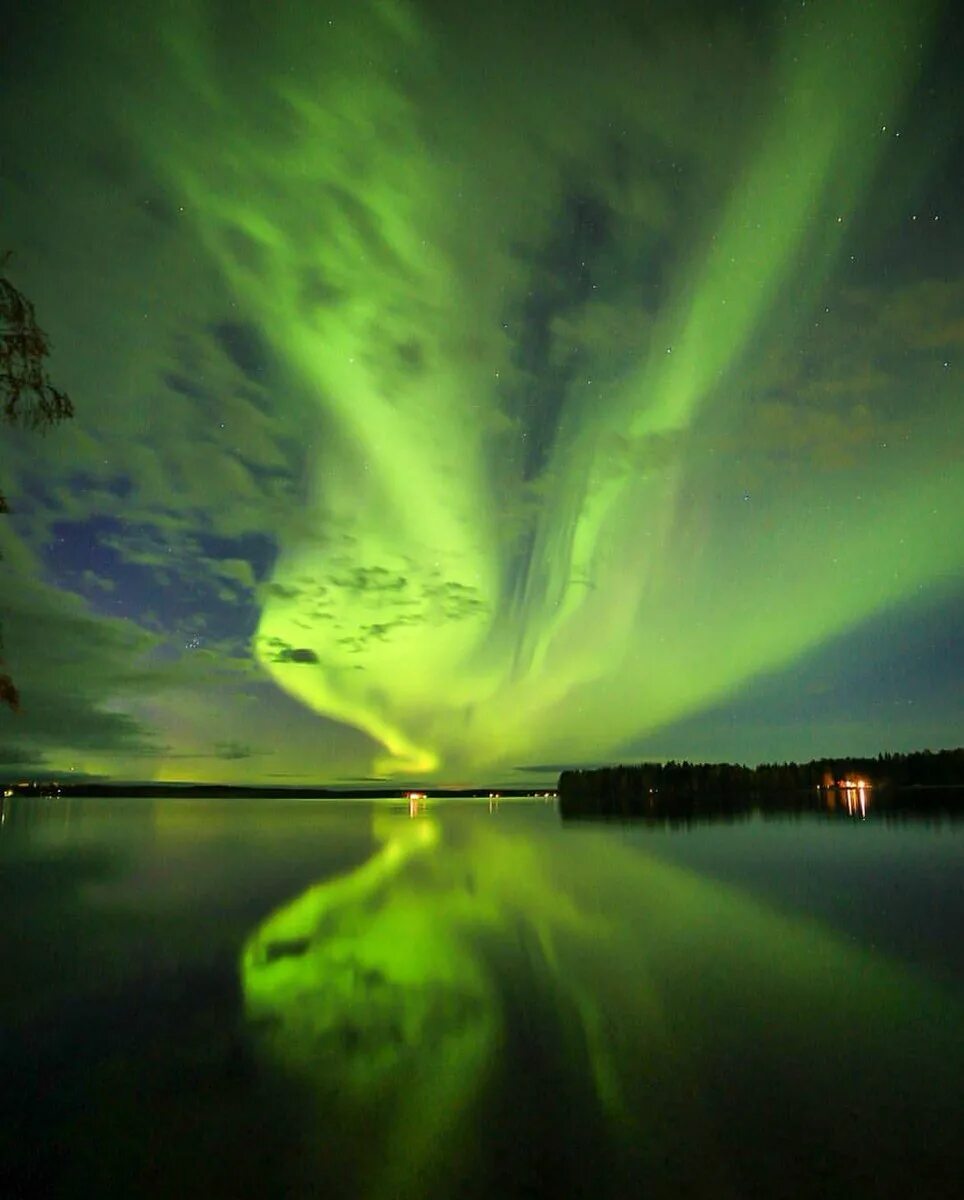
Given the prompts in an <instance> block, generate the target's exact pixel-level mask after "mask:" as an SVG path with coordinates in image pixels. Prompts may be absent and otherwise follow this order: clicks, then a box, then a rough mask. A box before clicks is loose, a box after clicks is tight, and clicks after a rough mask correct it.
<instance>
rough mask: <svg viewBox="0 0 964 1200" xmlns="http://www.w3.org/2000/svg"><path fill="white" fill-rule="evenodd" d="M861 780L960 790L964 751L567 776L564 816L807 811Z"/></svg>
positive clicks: (665, 766) (672, 765)
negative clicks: (826, 794)
mask: <svg viewBox="0 0 964 1200" xmlns="http://www.w3.org/2000/svg"><path fill="white" fill-rule="evenodd" d="M854 779H861V780H864V781H866V782H867V783H868V784H870V785H871V787H872V788H874V789H883V790H885V791H886V790H887V789H894V788H935V787H960V786H961V785H964V748H960V749H957V750H938V751H932V750H918V751H914V752H913V753H910V754H878V755H877V757H876V758H853V757H851V758H816V759H812V760H811V761H810V762H805V763H796V762H784V763H761V764H760V765H759V766H758V767H745V766H742V765H741V764H738V763H691V762H673V761H671V762H665V763H637V764H634V765H632V766H615V767H603V768H600V769H598V770H591V771H563V772H562V774H561V775H560V776H559V786H558V792H559V806H560V809H561V811H562V813H563V815H566V814H569V815H583V814H594V815H600V816H621V815H624V816H646V815H654V816H657V815H663V816H667V815H671V814H674V813H675V814H677V815H679V814H683V815H686V814H691V815H692V814H698V813H700V812H713V813H717V814H720V813H726V812H728V811H730V812H732V813H734V814H735V813H738V812H743V811H746V809H747V807H748V804H749V803H750V802H752V801H758V802H759V803H760V806H761V807H772V808H774V809H780V810H782V811H786V810H792V811H801V812H803V811H808V810H810V809H812V808H814V807H815V806H817V805H822V804H823V802H822V801H819V800H815V796H816V794H817V789H818V788H820V789H826V788H827V787H828V785H830V784H836V783H840V782H843V781H844V780H854Z"/></svg>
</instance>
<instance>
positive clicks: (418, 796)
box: [405, 792, 425, 817]
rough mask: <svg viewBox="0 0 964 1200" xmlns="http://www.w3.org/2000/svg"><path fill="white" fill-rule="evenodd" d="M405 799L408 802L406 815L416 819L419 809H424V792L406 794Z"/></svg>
mask: <svg viewBox="0 0 964 1200" xmlns="http://www.w3.org/2000/svg"><path fill="white" fill-rule="evenodd" d="M405 799H406V800H407V801H408V815H409V816H410V817H417V816H418V813H419V809H422V810H424V808H425V793H424V792H406V793H405Z"/></svg>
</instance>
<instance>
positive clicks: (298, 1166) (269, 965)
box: [0, 798, 964, 1200]
mask: <svg viewBox="0 0 964 1200" xmlns="http://www.w3.org/2000/svg"><path fill="white" fill-rule="evenodd" d="M0 816H2V822H0V896H2V904H3V913H4V921H3V929H2V933H0V964H2V976H0V1038H2V1041H0V1079H2V1080H3V1086H2V1091H0V1095H2V1099H0V1195H3V1196H4V1197H20V1196H34V1195H37V1196H45V1197H73V1196H78V1197H86V1196H92V1197H100V1196H111V1195H113V1196H131V1197H161V1196H163V1197H187V1196H204V1197H207V1198H209V1200H210V1198H215V1197H231V1198H232V1200H233V1198H237V1197H247V1196H251V1197H259V1198H264V1197H272V1196H278V1197H281V1196H284V1197H329V1196H330V1197H336V1198H338V1197H359V1198H362V1200H366V1198H383V1197H384V1198H386V1200H387V1198H389V1197H392V1198H394V1197H409V1196H410V1197H426V1198H435V1197H438V1198H442V1197H459V1198H462V1197H500V1198H503V1197H523V1196H524V1197H547V1198H548V1197H553V1198H556V1197H568V1196H586V1197H589V1196H592V1197H597V1198H599V1197H601V1198H608V1197H612V1198H614V1200H615V1198H620V1200H623V1198H625V1197H632V1196H657V1197H663V1196H665V1197H713V1198H714V1200H716V1198H721V1197H722V1198H726V1197H733V1198H737V1197H739V1198H743V1197H750V1196H756V1195H759V1196H767V1197H826V1196H834V1195H845V1194H847V1195H851V1196H860V1197H902V1198H903V1197H906V1196H914V1197H930V1196H933V1197H938V1196H939V1197H949V1196H952V1195H958V1194H962V1192H964V1182H962V1181H964V822H959V821H951V820H949V819H946V818H942V817H941V816H940V815H934V816H931V817H930V818H929V819H926V820H925V819H915V820H897V819H888V820H886V821H885V820H883V819H880V818H879V817H877V816H875V814H874V812H873V808H872V807H871V810H870V811H869V813H868V815H867V819H866V820H862V819H860V814H859V813H858V814H856V815H848V814H838V815H837V816H836V817H835V818H834V819H828V818H819V817H816V816H798V817H782V818H769V819H763V818H762V817H760V816H758V815H757V816H750V817H748V818H746V819H741V820H736V821H730V822H724V823H713V822H705V823H693V824H689V825H679V826H672V825H667V824H648V825H647V824H632V823H624V824H606V823H592V822H564V821H562V820H561V819H560V816H559V814H558V812H557V810H556V807H555V805H554V803H552V802H542V801H534V802H523V801H519V802H508V801H502V802H499V803H495V802H492V803H491V804H490V803H489V802H486V801H481V802H470V801H447V802H443V801H439V802H436V801H432V800H429V801H428V802H427V803H424V804H409V803H408V802H406V801H402V800H399V801H380V802H367V801H346V802H332V801H296V800H291V801H277V800H275V801H270V802H269V801H263V802H258V801H253V800H225V801H197V800H186V799H171V800H159V801H151V800H133V799H132V800H126V801H125V800H94V799H85V800H78V799H72V800H71V799H64V798H61V799H51V800H43V799H22V798H14V799H13V800H6V801H4V807H3V810H2V813H0ZM3 1176H5V1178H3Z"/></svg>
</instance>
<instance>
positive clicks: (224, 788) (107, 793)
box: [0, 780, 556, 800]
mask: <svg viewBox="0 0 964 1200" xmlns="http://www.w3.org/2000/svg"><path fill="white" fill-rule="evenodd" d="M0 788H2V792H3V794H4V795H9V796H64V797H78V798H84V799H96V798H101V799H104V798H107V799H110V798H114V799H143V800H162V799H171V798H178V799H182V800H186V799H191V800H245V799H248V800H409V799H418V800H424V799H429V800H442V799H474V800H486V799H489V800H492V799H495V800H502V799H506V800H510V799H525V798H529V797H531V798H532V799H554V798H555V796H556V791H555V788H488V787H487V788H442V787H439V788H417V789H416V788H411V787H378V788H342V787H297V786H291V787H278V786H276V785H275V786H271V787H258V786H257V785H254V784H221V783H59V782H54V781H40V780H37V781H32V780H31V781H24V782H18V783H7V784H3V785H0Z"/></svg>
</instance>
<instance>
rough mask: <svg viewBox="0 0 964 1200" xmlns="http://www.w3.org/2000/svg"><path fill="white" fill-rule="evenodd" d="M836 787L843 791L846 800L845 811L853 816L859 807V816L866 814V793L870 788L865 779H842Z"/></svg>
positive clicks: (863, 816)
mask: <svg viewBox="0 0 964 1200" xmlns="http://www.w3.org/2000/svg"><path fill="white" fill-rule="evenodd" d="M837 787H838V788H839V789H840V790H841V791H842V792H843V794H844V797H845V798H846V801H847V812H848V813H849V814H850V815H851V816H855V815H856V812H857V809H858V808H859V809H860V816H861V818H866V816H867V793H868V791H869V790H870V784H869V783H868V782H867V780H866V779H842V780H840V782H839V783H838V784H837Z"/></svg>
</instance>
